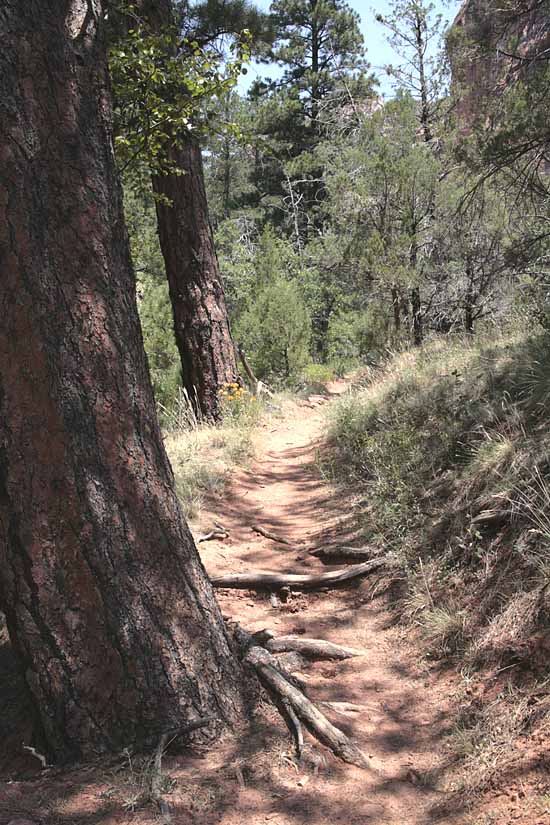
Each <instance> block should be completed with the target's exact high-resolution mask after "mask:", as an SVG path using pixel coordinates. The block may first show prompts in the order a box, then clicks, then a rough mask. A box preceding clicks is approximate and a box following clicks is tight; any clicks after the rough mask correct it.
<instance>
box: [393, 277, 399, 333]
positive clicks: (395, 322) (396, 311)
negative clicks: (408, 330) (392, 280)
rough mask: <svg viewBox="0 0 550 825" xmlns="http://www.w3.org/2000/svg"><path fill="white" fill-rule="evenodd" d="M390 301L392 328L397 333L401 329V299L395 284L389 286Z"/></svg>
mask: <svg viewBox="0 0 550 825" xmlns="http://www.w3.org/2000/svg"><path fill="white" fill-rule="evenodd" d="M391 302H392V307H393V329H394V331H395V332H396V333H398V332H399V330H400V329H401V301H400V299H399V291H398V289H397V287H396V286H395V284H394V285H393V286H392V288H391Z"/></svg>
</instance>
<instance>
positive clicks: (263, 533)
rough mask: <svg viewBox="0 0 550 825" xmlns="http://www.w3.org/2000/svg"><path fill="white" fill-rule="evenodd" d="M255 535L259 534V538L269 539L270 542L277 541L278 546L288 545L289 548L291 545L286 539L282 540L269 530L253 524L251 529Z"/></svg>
mask: <svg viewBox="0 0 550 825" xmlns="http://www.w3.org/2000/svg"><path fill="white" fill-rule="evenodd" d="M251 529H252V530H254V532H255V533H259V534H260V536H264V537H265V538H266V539H271V541H278V542H279V543H280V544H288V545H289V546H290V545H291V544H292V542H290V541H289V540H288V539H284V538H282V537H281V536H278V535H277V534H276V533H271V532H270V531H269V530H266V529H265V528H264V527H260V525H259V524H253V525H252V527H251Z"/></svg>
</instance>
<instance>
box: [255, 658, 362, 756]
mask: <svg viewBox="0 0 550 825" xmlns="http://www.w3.org/2000/svg"><path fill="white" fill-rule="evenodd" d="M244 661H245V662H247V663H248V664H249V665H251V666H252V667H253V668H254V670H255V671H256V673H257V675H258V678H259V680H260V682H261V683H262V684H263V685H264V687H265V688H266V689H267V690H268V691H269V693H270V694H271V695H272V696H274V697H275V698H276V704H278V705H279V704H280V703H283V704H284V705H285V706H286V708H287V709H289V708H292V710H293V711H294V715H295V716H296V717H297V718H298V719H299V720H300V721H301V722H303V724H304V725H305V726H306V727H307V729H308V730H309V731H310V733H311V734H312V735H313V736H314V737H315V738H316V739H318V740H319V741H320V742H322V743H323V744H324V745H326V746H327V747H328V748H330V750H331V751H332V752H333V753H334V754H335V755H336V756H338V757H339V758H340V759H342V760H343V761H344V762H348V763H349V764H351V765H357V766H358V767H360V768H368V767H369V765H368V762H367V760H366V758H365V756H364V754H363V753H361V751H360V750H359V748H358V747H357V745H354V743H353V742H352V741H351V739H349V738H348V737H347V736H346V734H345V733H343V731H341V730H340V729H339V728H337V727H335V726H334V725H333V724H332V722H329V720H328V719H327V718H326V716H324V715H323V714H322V713H321V711H320V710H319V709H318V708H316V707H315V705H314V704H313V703H312V702H310V700H309V699H307V698H306V696H304V694H303V693H302V692H301V691H300V690H298V688H296V687H295V686H294V685H292V684H291V683H290V682H288V681H287V680H286V679H285V677H284V676H283V674H282V673H281V672H280V670H279V669H278V667H277V663H276V660H275V659H274V657H273V656H272V655H271V654H270V653H269V652H268V651H267V650H264V649H263V648H261V647H257V646H255V647H251V648H250V649H249V650H248V653H247V654H246V656H245V659H244ZM287 724H288V723H287ZM292 734H293V736H295V738H297V734H296V728H295V727H294V726H293V727H292ZM297 747H300V748H301V747H302V744H301V743H300V744H299V745H298V740H297Z"/></svg>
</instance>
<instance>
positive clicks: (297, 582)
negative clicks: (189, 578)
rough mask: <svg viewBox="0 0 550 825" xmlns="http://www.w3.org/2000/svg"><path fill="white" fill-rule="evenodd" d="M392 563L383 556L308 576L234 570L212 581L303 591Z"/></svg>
mask: <svg viewBox="0 0 550 825" xmlns="http://www.w3.org/2000/svg"><path fill="white" fill-rule="evenodd" d="M392 562H393V560H392V559H391V557H389V556H382V557H381V558H379V559H372V560H371V561H366V562H364V563H363V564H356V565H353V566H352V567H345V568H344V569H341V570H331V571H330V572H329V573H317V574H315V573H314V574H312V575H307V574H301V573H270V572H267V571H259V572H256V573H230V574H228V575H225V576H211V577H210V581H211V582H212V585H213V586H214V587H227V588H237V589H244V590H280V589H281V587H285V586H289V587H296V588H299V589H300V590H316V589H318V588H320V587H329V586H331V585H333V586H334V585H337V584H343V583H344V582H347V581H351V580H352V579H357V578H360V577H361V576H368V575H369V573H374V572H375V571H376V570H381V569H382V568H383V567H388V566H389V565H390V564H392Z"/></svg>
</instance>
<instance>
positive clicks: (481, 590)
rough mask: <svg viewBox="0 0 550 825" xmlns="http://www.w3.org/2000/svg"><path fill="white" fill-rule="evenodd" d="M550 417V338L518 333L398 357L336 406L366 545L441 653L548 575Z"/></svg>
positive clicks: (345, 470)
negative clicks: (429, 577) (394, 559)
mask: <svg viewBox="0 0 550 825" xmlns="http://www.w3.org/2000/svg"><path fill="white" fill-rule="evenodd" d="M545 365H546V366H545ZM549 416H550V339H549V337H548V336H547V335H545V334H542V333H541V334H540V335H536V336H533V337H529V336H528V335H527V334H526V332H525V331H523V330H518V329H512V330H508V331H505V332H502V333H498V334H497V333H495V331H491V334H490V335H486V336H480V337H478V338H472V337H471V336H469V337H459V336H455V337H446V338H440V339H437V340H435V341H432V342H430V343H429V344H427V345H426V346H425V347H424V348H423V349H421V350H419V351H416V352H414V351H408V352H403V353H401V354H398V355H396V356H394V357H393V358H392V359H390V361H389V362H388V363H387V364H386V365H385V366H384V369H383V370H382V371H377V372H376V373H375V374H373V373H372V372H369V373H368V374H367V375H366V377H365V381H364V383H363V386H362V387H360V389H359V390H358V391H357V392H355V393H353V394H352V395H351V396H346V397H344V398H343V399H342V400H341V401H340V402H339V403H338V404H336V405H335V406H334V407H333V409H332V411H331V420H330V439H331V443H332V447H333V451H332V460H331V462H330V466H331V468H332V469H333V471H334V472H335V474H336V477H340V479H341V480H342V482H343V483H346V480H348V481H349V478H350V477H351V478H352V479H353V482H354V486H355V488H356V489H357V486H359V487H360V488H361V490H362V495H361V499H362V500H363V501H365V502H367V503H366V505H365V506H363V507H362V509H361V510H360V511H359V512H358V514H357V515H358V518H359V519H360V520H361V523H362V524H363V528H364V532H365V536H366V538H367V539H368V540H370V541H371V542H372V543H373V544H375V545H377V546H378V548H379V549H384V550H387V549H392V550H393V551H394V552H396V553H397V554H398V556H399V557H400V558H401V560H402V564H403V569H404V570H405V571H406V575H407V579H408V593H407V594H406V596H405V602H404V610H405V612H406V613H408V615H409V617H411V616H414V621H415V622H416V623H417V624H418V625H419V626H421V627H422V629H423V633H424V636H425V637H426V638H427V639H428V640H429V641H431V642H432V643H433V647H434V648H437V649H438V650H443V649H445V648H446V649H448V650H452V649H454V650H455V651H456V650H459V649H460V650H465V649H466V648H467V647H468V645H469V644H470V643H471V642H472V640H473V638H474V637H475V636H476V635H479V634H480V633H482V632H483V627H486V626H488V624H489V623H490V622H491V621H493V619H494V618H495V616H497V615H498V614H499V611H502V610H503V609H504V608H505V606H506V603H507V600H509V599H513V598H515V594H517V595H518V597H519V596H520V595H521V594H522V593H524V592H526V591H529V590H530V589H532V588H534V587H539V586H543V585H544V583H545V582H547V581H548V579H549V576H550V553H549V548H550V432H548V428H547V426H546V422H547V420H548V417H549ZM419 559H421V563H422V560H423V562H424V563H425V564H427V565H428V566H429V567H430V569H432V568H433V567H435V569H436V574H435V576H434V584H433V589H432V590H431V596H430V599H426V598H425V592H424V590H425V588H424V585H423V584H422V581H419V571H418V563H419V562H418V560H419ZM497 583H498V585H497ZM541 615H542V614H541ZM468 636H470V637H471V639H470V640H468V638H467V637H468Z"/></svg>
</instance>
